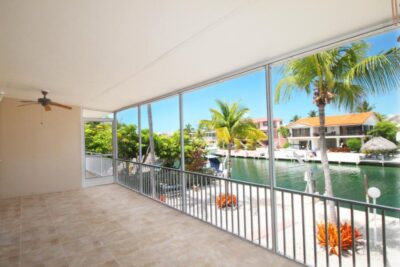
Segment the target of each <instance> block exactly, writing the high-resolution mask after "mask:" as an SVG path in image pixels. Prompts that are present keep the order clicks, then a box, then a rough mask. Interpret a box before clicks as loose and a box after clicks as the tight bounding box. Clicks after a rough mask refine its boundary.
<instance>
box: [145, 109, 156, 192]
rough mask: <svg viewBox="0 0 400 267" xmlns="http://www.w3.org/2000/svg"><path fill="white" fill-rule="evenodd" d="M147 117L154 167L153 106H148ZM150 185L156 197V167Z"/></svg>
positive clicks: (152, 169) (151, 172) (152, 172)
mask: <svg viewBox="0 0 400 267" xmlns="http://www.w3.org/2000/svg"><path fill="white" fill-rule="evenodd" d="M147 117H148V120H149V146H150V164H151V165H154V164H155V162H156V156H155V152H154V134H153V115H152V112H151V104H148V105H147ZM150 184H151V195H152V196H153V197H154V196H155V195H154V194H155V183H154V167H151V168H150Z"/></svg>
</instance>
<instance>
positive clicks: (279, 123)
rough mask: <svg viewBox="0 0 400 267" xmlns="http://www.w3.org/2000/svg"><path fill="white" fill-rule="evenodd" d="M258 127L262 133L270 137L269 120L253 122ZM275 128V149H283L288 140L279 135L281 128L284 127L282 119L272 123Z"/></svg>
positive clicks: (261, 119)
mask: <svg viewBox="0 0 400 267" xmlns="http://www.w3.org/2000/svg"><path fill="white" fill-rule="evenodd" d="M253 121H254V123H255V124H256V125H257V128H258V129H260V130H261V131H263V132H265V134H267V135H268V120H267V118H258V119H254V120H253ZM272 123H273V126H274V145H275V147H281V146H282V145H283V144H284V143H286V139H284V138H282V137H281V136H280V134H279V133H278V129H279V127H281V126H282V119H279V118H276V119H273V121H272Z"/></svg>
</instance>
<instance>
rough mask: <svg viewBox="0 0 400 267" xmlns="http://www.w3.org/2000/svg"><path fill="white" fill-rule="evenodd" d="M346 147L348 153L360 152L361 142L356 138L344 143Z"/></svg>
mask: <svg viewBox="0 0 400 267" xmlns="http://www.w3.org/2000/svg"><path fill="white" fill-rule="evenodd" d="M346 146H347V147H348V148H349V149H350V151H356V152H358V151H360V148H361V140H360V139H358V138H351V139H349V140H347V141H346Z"/></svg>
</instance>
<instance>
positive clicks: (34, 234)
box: [0, 185, 297, 267]
mask: <svg viewBox="0 0 400 267" xmlns="http://www.w3.org/2000/svg"><path fill="white" fill-rule="evenodd" d="M0 266H52V267H53V266H282V267H283V266H297V264H295V263H293V262H291V261H288V260H286V259H284V258H281V257H279V256H276V255H273V254H272V253H270V252H268V251H266V250H264V249H262V248H259V247H256V246H254V245H251V244H248V243H246V242H244V241H241V240H239V239H238V238H235V237H233V236H231V235H229V234H227V233H224V232H222V231H220V230H218V229H215V228H214V227H211V226H209V225H207V224H205V223H202V222H199V221H197V220H195V219H193V218H190V217H189V216H187V215H184V214H181V213H180V212H178V211H174V210H172V209H170V208H167V207H164V206H163V205H161V204H159V203H156V202H154V201H152V200H150V199H147V198H145V197H143V196H140V195H139V194H137V193H135V192H132V191H130V190H128V189H125V188H123V187H121V186H118V185H106V186H98V187H92V188H88V189H82V190H77V191H68V192H61V193H53V194H45V195H36V196H31V197H22V198H13V199H3V200H0Z"/></svg>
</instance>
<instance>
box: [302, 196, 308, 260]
mask: <svg viewBox="0 0 400 267" xmlns="http://www.w3.org/2000/svg"><path fill="white" fill-rule="evenodd" d="M301 221H302V223H301V231H302V234H301V235H302V237H303V263H304V264H305V265H307V257H306V254H307V253H306V250H307V249H306V229H305V218H304V195H301Z"/></svg>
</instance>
